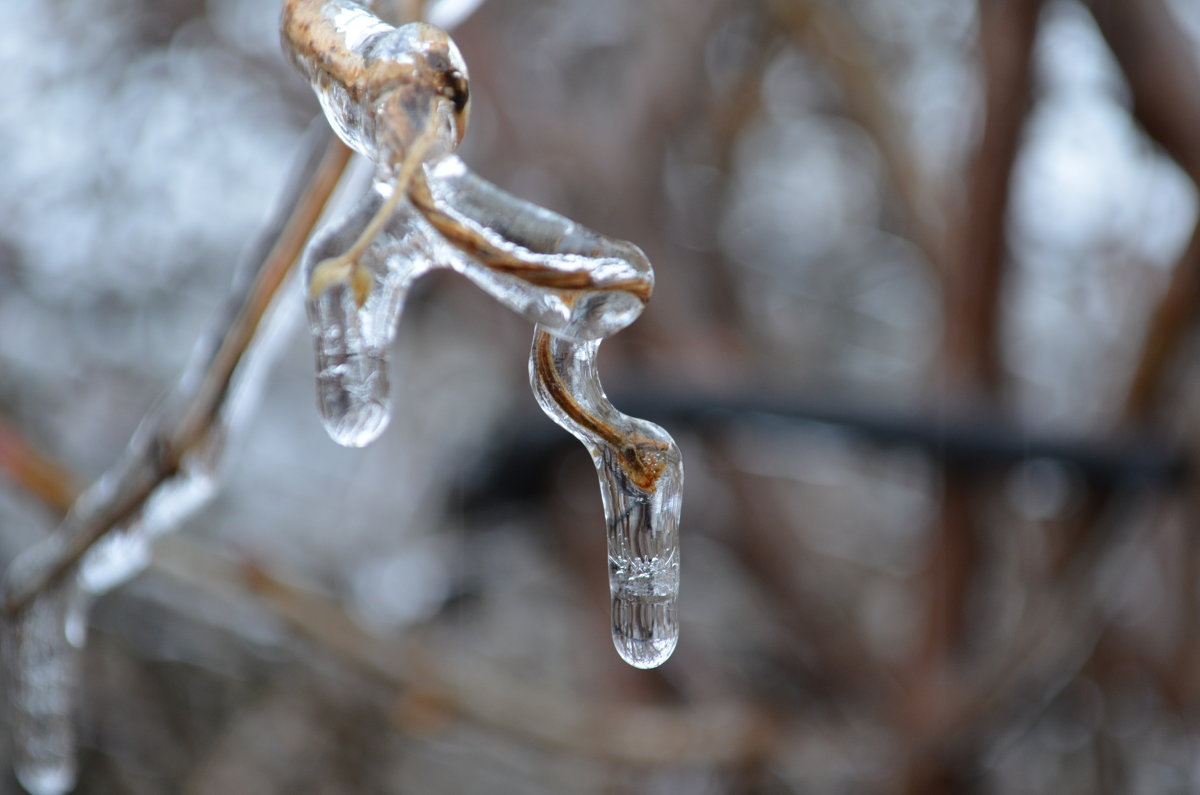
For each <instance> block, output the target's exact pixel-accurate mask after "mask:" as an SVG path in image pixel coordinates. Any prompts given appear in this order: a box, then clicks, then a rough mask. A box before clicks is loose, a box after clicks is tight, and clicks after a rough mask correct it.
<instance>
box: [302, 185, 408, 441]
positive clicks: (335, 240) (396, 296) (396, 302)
mask: <svg viewBox="0 0 1200 795" xmlns="http://www.w3.org/2000/svg"><path fill="white" fill-rule="evenodd" d="M391 192H392V188H391V186H390V185H388V184H387V183H386V182H384V181H380V182H376V184H375V187H374V189H373V190H372V191H370V192H369V193H368V194H367V195H366V196H365V197H364V198H363V199H362V201H360V202H359V203H358V205H357V206H356V207H355V208H354V209H353V210H352V211H351V212H350V213H349V214H348V215H347V216H346V217H345V218H342V219H340V220H339V221H337V222H336V223H334V224H333V225H331V226H330V227H329V228H327V229H325V230H323V231H322V232H321V234H320V236H318V237H317V239H316V240H314V241H313V243H312V244H311V245H310V246H309V248H308V250H307V251H306V252H305V255H304V256H305V261H304V268H305V274H306V277H307V278H306V283H308V284H312V281H313V274H314V273H315V272H317V271H318V270H319V269H320V268H321V267H322V265H323V264H325V263H327V262H329V261H330V260H331V259H335V258H336V257H338V256H339V255H341V254H342V253H343V252H345V251H346V250H347V249H348V248H349V247H351V246H353V245H354V243H355V241H356V240H358V238H359V237H360V236H361V234H362V232H363V230H364V229H366V228H367V227H368V225H369V224H371V222H372V221H373V220H374V219H375V218H376V216H377V214H378V213H379V208H380V207H381V206H383V205H384V204H385V203H386V202H387V200H388V198H389V197H390V196H391ZM406 206H407V205H406V204H403V203H402V204H401V205H400V207H398V208H397V211H396V212H395V213H394V214H393V215H392V216H391V217H390V218H389V219H388V220H387V221H386V223H385V224H383V226H382V227H381V229H380V230H379V234H378V235H377V236H376V238H375V239H374V240H373V241H372V242H371V243H370V244H369V245H368V246H366V248H365V249H364V250H363V252H362V253H361V254H360V255H359V257H358V261H357V266H358V268H360V271H359V273H360V275H362V276H363V277H364V278H369V280H370V288H369V292H368V293H367V294H366V296H365V300H364V301H363V303H362V304H361V305H359V303H358V301H357V300H356V299H355V295H354V290H353V287H352V285H351V284H349V283H346V282H338V283H333V284H330V285H329V286H328V287H326V288H324V289H321V290H320V291H319V292H317V294H315V295H314V294H312V293H313V290H312V288H311V287H310V294H309V297H308V301H307V304H306V306H307V309H308V320H309V327H310V329H311V331H312V334H313V343H314V347H315V352H316V364H317V367H316V369H317V405H318V408H319V409H320V412H321V420H322V422H323V423H324V425H325V430H326V431H327V432H328V433H329V435H330V437H332V438H333V440H334V441H336V442H337V443H338V444H341V445H344V446H346V447H363V446H365V445H367V444H370V443H371V442H373V441H374V440H375V439H377V438H378V437H379V435H380V434H381V433H383V431H384V429H385V428H386V427H387V425H388V421H389V420H390V419H391V397H390V395H389V391H390V387H389V383H388V369H389V351H390V349H391V346H392V341H393V340H394V339H395V336H396V323H397V321H398V319H399V316H400V312H401V310H402V309H403V306H404V299H405V296H406V295H407V292H408V289H409V287H410V286H411V285H412V282H413V281H414V280H415V279H416V278H417V277H418V276H420V275H421V274H422V273H424V272H425V271H426V270H428V268H429V265H430V262H429V260H428V258H426V257H422V256H420V251H421V248H420V242H419V241H418V240H416V239H415V238H416V235H417V232H416V230H415V229H414V227H413V223H414V222H413V220H412V219H411V218H410V217H409V216H408V215H406V214H405V213H404V212H402V210H403V209H404V208H405V207H406Z"/></svg>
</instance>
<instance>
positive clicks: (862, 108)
mask: <svg viewBox="0 0 1200 795" xmlns="http://www.w3.org/2000/svg"><path fill="white" fill-rule="evenodd" d="M765 1H766V4H767V6H768V8H769V9H770V11H771V12H772V13H773V14H774V15H775V16H776V18H778V19H779V20H780V21H781V22H782V23H783V24H784V27H785V28H786V29H787V30H788V32H789V33H790V34H791V35H792V36H793V37H794V38H795V39H796V40H797V41H798V42H799V43H800V44H801V46H802V47H804V50H805V52H807V53H809V54H810V55H812V56H813V57H815V58H816V59H817V60H818V61H820V62H821V64H823V65H824V67H825V68H826V69H827V70H828V71H829V74H830V76H831V77H832V78H833V80H834V82H835V83H836V84H837V86H838V88H839V89H840V91H841V94H842V98H843V101H844V103H845V104H844V107H843V112H844V113H845V114H846V116H847V117H848V118H850V119H852V120H853V121H855V122H856V123H857V124H858V125H859V126H860V127H862V128H863V129H864V130H865V131H866V133H867V134H868V135H869V136H870V137H871V139H872V140H873V141H874V143H875V147H876V149H878V151H879V155H880V158H881V159H882V161H883V165H884V168H885V169H886V170H887V173H888V177H889V178H890V180H891V183H892V187H893V189H894V190H895V192H896V198H897V199H898V200H899V204H900V208H901V210H902V212H903V214H904V221H905V223H906V225H907V227H908V229H907V231H908V234H909V237H910V238H911V239H912V241H913V243H915V244H916V246H917V247H918V248H919V249H921V251H922V252H924V254H925V256H926V259H927V260H928V261H929V263H930V265H931V266H932V268H933V270H934V271H935V273H937V274H938V275H939V276H941V277H943V278H944V277H945V275H946V273H945V271H946V263H945V257H944V253H945V252H944V251H943V249H944V248H945V246H944V245H943V242H942V236H943V229H942V222H941V219H940V217H939V216H938V212H937V210H938V208H937V200H936V197H935V196H933V195H932V191H931V189H930V187H929V185H928V184H927V181H926V179H925V178H924V175H922V174H921V172H920V170H919V169H918V168H917V166H916V163H917V159H916V157H914V155H913V152H912V147H911V146H910V144H909V142H908V140H907V136H905V135H904V134H903V132H902V131H903V130H904V129H905V127H904V124H903V122H902V121H901V119H900V118H899V117H898V114H897V113H896V111H895V108H893V107H892V104H891V101H890V100H889V98H888V90H887V86H886V83H885V80H884V78H883V76H882V71H881V70H880V68H879V65H878V63H877V62H876V59H875V57H874V56H873V55H872V54H871V49H872V47H871V45H870V43H869V42H867V41H866V40H865V38H864V36H863V34H862V32H861V31H860V30H859V29H858V26H857V24H856V23H855V22H854V20H853V19H852V18H851V17H850V16H849V14H848V13H847V12H846V11H844V10H842V8H841V4H839V3H831V2H827V1H826V0H765Z"/></svg>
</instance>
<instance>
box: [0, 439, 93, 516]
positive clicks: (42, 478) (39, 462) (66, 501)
mask: <svg viewBox="0 0 1200 795" xmlns="http://www.w3.org/2000/svg"><path fill="white" fill-rule="evenodd" d="M0 470H3V471H4V472H5V473H6V474H7V475H8V477H9V478H10V479H11V480H12V482H13V483H14V484H15V485H16V486H17V487H19V488H21V489H23V490H24V491H27V492H29V493H30V494H32V495H34V496H35V497H37V498H38V499H39V500H41V501H42V502H43V503H45V504H46V506H47V507H48V508H50V509H51V510H54V511H57V512H59V513H66V512H67V511H68V510H70V508H71V504H72V503H73V502H75V497H76V496H77V495H78V494H79V487H78V486H77V485H76V484H75V479H74V478H73V477H71V474H70V473H69V472H67V470H66V469H64V468H63V467H62V466H60V465H59V464H58V462H56V461H54V460H52V459H50V458H48V457H46V456H44V455H42V454H41V453H40V452H38V451H37V450H35V449H34V448H33V446H32V445H30V444H29V443H28V442H26V441H25V439H24V438H23V437H22V436H21V434H20V433H18V432H17V430H16V429H15V428H13V427H12V426H11V425H9V424H8V423H7V422H6V421H4V420H2V419H0Z"/></svg>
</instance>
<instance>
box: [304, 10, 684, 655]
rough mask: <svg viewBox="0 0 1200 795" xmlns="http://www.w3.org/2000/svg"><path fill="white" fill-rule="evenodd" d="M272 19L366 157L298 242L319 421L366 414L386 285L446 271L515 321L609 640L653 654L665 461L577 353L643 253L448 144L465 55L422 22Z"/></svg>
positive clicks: (665, 590) (336, 423)
mask: <svg viewBox="0 0 1200 795" xmlns="http://www.w3.org/2000/svg"><path fill="white" fill-rule="evenodd" d="M282 24H283V33H284V41H285V46H286V47H287V49H288V51H289V53H290V55H291V57H292V60H293V61H294V62H295V64H296V66H297V67H298V68H299V69H300V71H301V72H303V73H304V75H305V76H306V77H308V78H309V80H310V82H311V83H312V85H313V89H314V90H315V91H316V93H317V96H318V97H319V98H320V101H321V104H322V107H323V108H324V109H325V112H326V115H327V116H328V118H329V121H330V124H331V126H332V127H333V129H334V130H335V131H336V132H337V133H338V135H339V136H341V138H342V139H343V140H344V141H345V142H346V143H347V144H348V145H349V146H351V147H352V148H354V149H355V150H357V151H358V152H360V153H361V154H363V155H364V156H366V157H368V158H369V159H371V160H372V161H373V162H374V163H375V164H376V165H377V166H378V171H377V175H376V181H375V184H374V185H373V187H372V190H371V191H370V192H369V193H368V195H367V196H366V197H365V198H364V199H363V200H362V201H361V202H360V203H359V204H358V206H357V207H355V208H354V209H353V210H352V211H351V212H350V213H349V214H348V215H347V217H345V218H343V219H341V220H340V221H338V222H336V223H335V224H334V225H333V226H332V227H331V228H330V229H329V230H327V231H325V232H323V233H322V234H321V235H319V236H318V237H317V238H316V239H315V241H314V242H313V243H312V244H311V245H310V247H309V250H308V251H307V252H306V254H305V273H306V274H307V278H308V285H309V298H308V310H309V319H310V324H311V326H312V332H313V336H314V341H315V348H316V362H317V394H318V404H319V406H320V409H321V414H322V417H323V420H324V423H325V427H326V429H327V430H328V431H329V434H330V435H331V436H332V437H333V438H334V439H335V440H336V441H338V442H340V443H341V444H344V445H348V446H354V447H357V446H362V445H365V444H367V443H369V442H371V441H373V440H374V439H375V438H376V437H378V435H379V434H380V433H381V432H382V431H383V429H384V427H385V426H386V424H387V421H388V416H389V411H390V409H389V404H388V360H387V357H388V350H389V348H390V347H391V343H392V339H393V335H394V334H395V330H396V322H397V319H398V315H399V313H400V310H401V307H402V305H403V301H404V297H405V295H406V294H407V291H408V289H409V288H410V286H411V285H412V283H413V281H414V280H415V279H416V278H417V277H419V276H420V275H422V274H423V273H425V272H426V271H428V270H431V269H434V268H450V269H453V270H455V271H458V272H459V273H462V274H463V275H465V276H466V277H467V278H469V279H471V280H472V281H473V282H474V283H475V284H477V285H478V286H479V287H481V288H483V289H484V290H486V291H487V292H488V293H490V294H491V295H492V296H493V297H495V298H496V299H497V300H499V301H500V302H502V303H503V304H504V305H506V306H508V307H510V308H511V309H513V310H514V311H516V312H519V313H521V314H522V315H524V316H525V317H527V318H528V319H530V320H531V321H533V323H535V324H536V326H537V331H536V334H535V341H534V353H533V359H532V364H531V376H532V378H533V386H534V392H535V394H536V396H537V399H538V402H539V403H540V404H541V406H542V408H543V409H544V410H545V411H546V412H547V414H549V415H550V416H551V417H552V418H553V419H554V420H555V421H556V422H558V423H559V424H560V425H562V426H563V427H564V428H566V429H567V430H569V431H570V432H571V433H573V434H574V435H575V436H577V437H578V438H579V439H580V440H581V441H583V443H584V444H585V445H586V446H587V447H588V449H589V450H590V451H591V453H592V457H593V459H594V460H595V463H596V467H597V470H598V471H599V474H600V483H601V492H602V496H603V499H604V506H605V513H606V515H607V517H608V536H609V572H610V584H611V589H612V598H613V639H614V642H615V644H616V646H617V650H618V651H619V652H620V654H621V656H622V657H623V658H624V659H625V660H626V661H628V662H629V663H630V664H632V665H635V666H637V667H640V668H649V667H653V666H656V665H659V664H661V663H662V662H663V661H664V660H666V659H667V657H668V656H670V654H671V652H672V650H673V649H674V648H675V644H676V639H677V637H678V620H677V608H676V604H677V596H678V589H679V542H678V525H679V512H680V505H681V489H682V487H683V469H682V464H681V460H680V456H679V451H678V449H677V448H676V446H675V444H674V442H673V441H671V437H670V436H668V435H667V434H666V432H665V431H663V430H662V429H661V428H659V427H658V426H656V425H653V424H651V423H648V422H644V421H641V420H636V419H633V418H631V417H627V416H625V415H624V414H621V413H620V412H618V411H616V409H614V408H613V407H612V406H611V404H609V402H608V400H607V399H606V398H605V397H604V392H603V390H602V389H601V387H600V382H599V379H598V376H597V375H596V370H595V354H596V350H597V348H598V346H599V340H600V339H602V338H604V337H607V336H610V335H612V334H614V333H615V332H617V331H619V330H620V329H622V328H624V327H625V326H627V325H629V324H630V323H632V322H633V321H634V320H635V319H637V317H638V315H640V314H641V311H642V309H643V307H644V306H645V303H646V301H647V300H648V299H649V297H650V292H651V290H652V288H653V284H654V279H653V273H652V271H651V268H650V263H649V262H647V261H646V257H645V255H644V254H642V252H641V251H640V250H639V249H638V248H637V247H636V246H634V245H633V244H631V243H627V242H624V241H620V240H613V239H611V238H607V237H604V236H603V235H600V234H597V233H596V232H593V231H591V230H589V229H586V228H584V227H582V226H580V225H579V224H576V223H574V222H573V221H570V220H569V219H566V218H564V217H562V216H561V215H558V214H556V213H553V212H550V211H548V210H545V209H543V208H541V207H537V206H536V205H533V204H530V203H528V202H525V201H522V200H521V199H518V198H515V197H513V196H511V195H509V194H507V193H505V192H504V191H502V190H500V189H499V188H497V187H495V186H494V185H491V184H490V183H488V182H487V181H485V180H483V179H481V178H479V177H478V176H476V175H475V174H473V173H471V171H470V170H469V169H468V168H467V166H466V165H465V164H464V163H463V161H462V160H461V159H459V158H458V157H457V156H456V155H454V150H455V148H456V147H457V146H458V143H459V142H460V141H461V139H462V136H463V133H464V132H465V129H466V123H467V117H468V107H469V103H468V85H467V71H466V66H465V64H464V63H463V60H462V57H461V55H460V54H459V52H458V49H457V48H456V47H455V46H454V43H453V42H452V41H451V40H450V38H449V37H448V36H447V35H446V34H445V33H443V32H442V31H440V30H439V29H437V28H435V27H433V26H431V25H425V24H420V23H413V24H410V25H404V26H401V27H399V28H392V27H391V26H389V25H386V24H385V23H383V22H381V21H380V20H379V19H378V18H377V17H375V16H374V15H373V14H371V13H370V12H369V11H367V10H366V8H365V7H364V6H363V5H361V4H359V3H355V2H352V1H351V0H287V2H286V3H285V5H284V13H283V23H282Z"/></svg>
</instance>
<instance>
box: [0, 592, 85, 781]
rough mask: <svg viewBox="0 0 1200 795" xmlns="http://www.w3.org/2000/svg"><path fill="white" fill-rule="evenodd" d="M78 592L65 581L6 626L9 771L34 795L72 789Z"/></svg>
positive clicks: (77, 649)
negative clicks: (73, 625) (71, 628)
mask: <svg viewBox="0 0 1200 795" xmlns="http://www.w3.org/2000/svg"><path fill="white" fill-rule="evenodd" d="M78 598H79V594H78V588H77V586H76V585H75V583H74V581H72V580H68V581H66V582H64V583H62V584H60V585H58V586H56V587H55V588H53V589H52V590H50V591H47V592H46V593H43V594H42V595H41V596H40V597H39V598H38V599H37V600H36V601H34V603H33V604H31V605H30V606H29V608H28V609H27V610H25V611H24V612H23V613H22V614H21V615H20V616H18V617H17V618H16V619H15V620H10V621H6V622H5V625H4V630H5V633H4V634H5V638H4V647H5V652H6V654H5V657H6V660H7V664H8V673H7V679H8V700H9V721H10V723H11V726H12V735H13V742H12V754H13V770H14V771H15V773H16V775H17V779H18V780H19V781H20V782H21V785H22V786H23V787H25V789H26V790H28V791H29V792H30V793H32V795H61V794H62V793H64V792H68V791H70V790H71V789H72V788H73V787H74V786H75V776H76V769H75V709H76V701H77V696H78V687H79V666H80V648H79V646H77V645H75V644H73V643H71V642H70V640H69V639H68V637H67V626H68V623H69V618H70V617H71V613H72V612H73V611H77V610H78V609H79V605H78V601H77V600H78Z"/></svg>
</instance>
